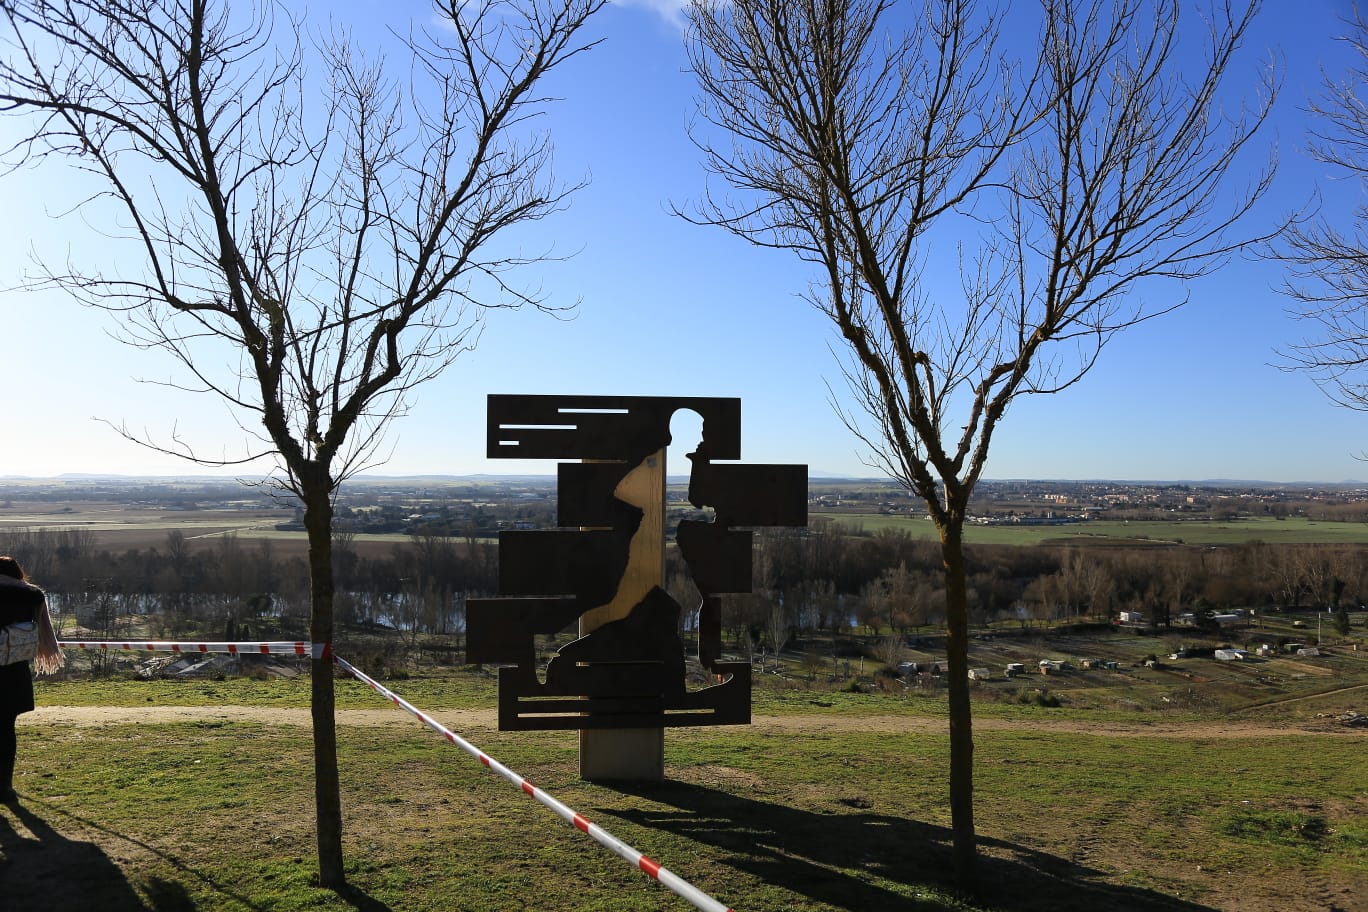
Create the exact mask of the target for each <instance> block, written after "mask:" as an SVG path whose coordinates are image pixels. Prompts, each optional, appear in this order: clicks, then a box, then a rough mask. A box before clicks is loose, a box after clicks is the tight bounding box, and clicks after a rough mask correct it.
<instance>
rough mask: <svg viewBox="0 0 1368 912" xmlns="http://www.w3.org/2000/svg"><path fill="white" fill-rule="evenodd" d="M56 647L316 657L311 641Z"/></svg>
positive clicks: (60, 643)
mask: <svg viewBox="0 0 1368 912" xmlns="http://www.w3.org/2000/svg"><path fill="white" fill-rule="evenodd" d="M57 645H58V646H62V647H64V648H67V649H87V650H102V651H105V652H111V651H121V652H180V653H186V652H190V653H194V652H203V653H227V654H228V655H297V656H306V655H314V656H316V655H317V653H318V650H317V649H315V647H314V644H312V643H284V642H282V643H158V642H129V643H119V642H114V641H111V640H85V641H81V640H58V641H57Z"/></svg>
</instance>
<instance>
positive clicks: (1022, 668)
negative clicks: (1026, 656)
mask: <svg viewBox="0 0 1368 912" xmlns="http://www.w3.org/2000/svg"><path fill="white" fill-rule="evenodd" d="M1025 673H1026V665H1025V664H1024V663H1022V662H1008V663H1007V677H1009V678H1015V677H1016V676H1017V675H1024V674H1025Z"/></svg>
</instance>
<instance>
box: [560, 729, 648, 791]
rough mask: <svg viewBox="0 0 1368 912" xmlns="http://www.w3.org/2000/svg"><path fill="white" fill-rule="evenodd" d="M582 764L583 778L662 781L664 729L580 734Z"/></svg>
mask: <svg viewBox="0 0 1368 912" xmlns="http://www.w3.org/2000/svg"><path fill="white" fill-rule="evenodd" d="M579 761H580V778H582V779H588V780H590V781H594V780H610V779H631V780H636V781H638V782H659V781H661V780H662V779H664V778H665V729H663V728H613V729H590V730H587V731H581V732H580V739H579Z"/></svg>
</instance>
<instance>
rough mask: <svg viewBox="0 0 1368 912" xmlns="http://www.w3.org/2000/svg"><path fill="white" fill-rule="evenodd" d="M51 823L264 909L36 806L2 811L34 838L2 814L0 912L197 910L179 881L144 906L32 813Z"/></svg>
mask: <svg viewBox="0 0 1368 912" xmlns="http://www.w3.org/2000/svg"><path fill="white" fill-rule="evenodd" d="M35 807H38V808H41V810H42V812H43V813H44V814H46V815H47V816H48V817H49V818H52V819H56V818H61V819H63V820H65V821H67V822H68V823H69V824H76V825H77V826H79V827H81V828H85V829H86V830H91V831H94V832H96V833H99V834H101V835H102V836H104V837H107V839H106V840H105V841H107V842H112V841H115V840H117V841H121V842H125V843H128V844H130V845H133V846H136V847H137V848H139V849H141V850H142V851H144V852H147V853H148V854H151V855H154V856H156V857H157V858H159V859H161V860H162V861H163V862H165V863H166V864H168V865H170V866H171V867H172V868H174V869H175V870H176V871H177V872H179V873H180V874H182V875H184V878H185V879H186V880H196V881H199V882H200V883H202V884H204V885H205V886H206V887H208V888H209V889H210V890H212V891H213V892H214V893H216V894H218V895H219V896H222V897H224V898H225V899H231V900H233V901H234V902H235V903H238V904H239V905H240V906H241V907H243V908H245V909H248V910H252V912H264V910H265V908H266V907H265V906H262V905H261V904H259V903H256V902H253V901H252V900H251V898H250V897H248V896H246V895H244V894H243V893H241V892H240V891H238V890H236V889H234V888H232V887H230V886H229V885H227V884H225V883H223V882H221V881H219V880H217V879H215V878H214V877H213V876H211V875H209V874H206V873H204V872H203V871H201V870H199V869H197V868H194V867H192V866H191V865H188V864H186V863H185V862H183V861H181V860H180V859H179V858H176V857H175V856H174V855H171V854H169V853H167V852H165V851H162V850H160V849H157V848H155V847H153V846H151V845H148V844H147V843H145V842H142V841H141V840H138V839H136V838H134V837H132V836H128V835H126V834H124V833H119V832H116V831H114V830H111V829H109V828H108V827H106V826H103V825H101V824H99V823H96V822H95V821H93V820H88V819H86V818H84V817H81V816H79V815H77V814H73V813H71V812H70V811H67V810H64V809H62V808H57V807H53V806H52V805H49V804H41V803H34V802H28V803H19V804H12V805H8V808H9V810H10V813H11V814H13V816H14V819H15V820H17V821H18V823H20V824H21V825H22V826H23V827H24V828H26V829H27V830H28V832H29V833H31V834H32V837H31V838H30V837H29V836H25V835H23V834H21V833H20V832H19V831H18V830H17V828H15V827H14V826H13V825H12V824H11V820H10V819H9V818H7V817H6V816H5V815H4V814H0V897H3V900H2V901H0V909H3V910H8V909H15V910H20V909H33V910H42V912H93V910H97V909H98V912H195V910H198V909H201V908H203V906H201V905H198V904H196V902H195V901H194V899H193V898H192V897H191V896H190V893H189V891H188V890H187V889H186V888H185V885H184V884H183V883H180V882H178V881H176V880H166V879H163V878H159V877H152V878H149V879H148V880H147V882H146V883H144V884H143V891H144V892H145V893H146V895H147V900H146V901H144V900H143V899H141V898H140V897H139V896H138V894H137V892H136V891H135V890H134V889H133V887H132V885H131V884H130V883H129V882H128V878H127V876H126V875H125V874H124V872H123V871H122V870H121V869H120V868H119V866H118V865H116V864H115V863H114V862H113V861H112V860H111V859H110V858H109V856H108V855H106V854H105V852H104V850H103V849H101V848H100V847H99V846H98V845H96V844H95V843H93V842H78V841H76V840H73V839H69V838H67V837H66V836H63V835H62V834H61V833H59V832H58V831H57V830H56V829H55V828H54V827H53V826H52V825H51V824H49V823H48V822H47V821H46V820H44V819H43V817H41V816H39V814H38V812H37V811H35V810H34V808H35ZM337 895H338V896H339V897H340V898H341V899H342V900H343V901H345V902H347V903H348V904H350V905H351V906H352V907H353V908H354V909H357V910H358V912H393V910H391V909H390V907H389V906H387V905H385V904H384V903H382V902H380V901H379V900H377V899H374V898H372V897H371V896H369V895H368V894H366V893H365V892H363V891H361V890H359V889H357V888H355V887H353V886H350V885H348V886H346V887H343V888H342V889H341V890H339V891H337Z"/></svg>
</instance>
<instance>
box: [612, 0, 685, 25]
mask: <svg viewBox="0 0 1368 912" xmlns="http://www.w3.org/2000/svg"><path fill="white" fill-rule="evenodd" d="M612 2H613V3H615V4H617V5H618V6H636V7H641V8H642V9H646V10H650V11H651V12H653V13H655V14H656V15H658V16H660V18H661V19H664V20H665V21H666V22H668V23H669V24H670V25H672V26H674V27H675V28H677V29H679V30H680V31H683V30H684V25H685V16H684V13H685V11H686V10H687V9H688V8H689V0H612Z"/></svg>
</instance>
